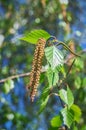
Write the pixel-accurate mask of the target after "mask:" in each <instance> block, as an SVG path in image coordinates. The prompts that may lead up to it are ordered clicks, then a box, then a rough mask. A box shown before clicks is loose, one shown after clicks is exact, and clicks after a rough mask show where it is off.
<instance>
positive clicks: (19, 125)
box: [0, 0, 86, 130]
mask: <svg viewBox="0 0 86 130" xmlns="http://www.w3.org/2000/svg"><path fill="white" fill-rule="evenodd" d="M85 9H86V2H85V1H84V0H82V1H78V0H69V1H68V0H0V79H3V78H6V77H8V76H11V75H15V74H20V73H26V72H29V71H30V70H31V64H32V58H33V53H34V47H35V46H34V45H31V44H28V43H26V42H24V41H20V40H19V39H18V38H19V37H21V36H22V35H23V34H24V33H26V32H28V31H30V30H33V29H44V30H46V31H48V32H49V33H50V34H52V35H55V36H56V37H57V39H59V40H61V41H64V42H65V43H66V44H68V46H69V47H70V48H71V49H72V50H73V51H76V52H79V53H80V55H81V58H77V59H76V61H75V64H74V66H73V68H72V70H71V73H70V75H69V76H68V78H67V81H66V82H67V83H68V84H69V86H70V88H71V89H72V91H73V94H74V97H75V103H76V104H77V105H79V106H80V108H81V110H82V117H81V120H80V123H79V124H78V126H77V127H78V130H86V68H85V67H86V54H85V53H84V52H85V49H86V11H85ZM71 39H72V42H71V44H70V43H69V42H68V41H70V40H71ZM72 56H73V55H72V54H70V53H67V57H66V60H67V62H66V64H65V73H66V72H67V70H68V68H69V66H70V64H71V60H69V59H71V57H72ZM43 78H44V75H42V77H41V80H40V82H41V83H42V82H43V80H42V79H43ZM28 79H29V78H28V77H24V78H17V79H15V80H8V81H7V82H5V83H1V84H0V130H48V129H49V126H50V119H51V118H52V117H53V116H55V115H56V114H57V113H58V112H59V110H60V109H61V104H60V103H59V99H57V98H56V97H52V98H51V99H50V100H49V102H48V105H47V107H46V109H45V110H44V111H43V113H42V114H40V115H37V112H38V110H39V105H37V104H36V102H34V103H33V104H31V103H30V101H29V97H27V95H26V89H25V86H26V84H27V83H28ZM44 85H45V83H42V84H41V85H40V86H41V87H42V86H44ZM41 87H40V89H41ZM40 93H42V91H40V90H39V93H38V96H39V95H40ZM38 99H39V98H37V100H38ZM76 130H77V129H76Z"/></svg>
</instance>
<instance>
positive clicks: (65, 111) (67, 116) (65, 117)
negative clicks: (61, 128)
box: [61, 107, 74, 128]
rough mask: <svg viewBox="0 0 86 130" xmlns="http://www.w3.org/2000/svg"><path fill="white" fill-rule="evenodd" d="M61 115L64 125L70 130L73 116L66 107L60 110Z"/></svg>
mask: <svg viewBox="0 0 86 130" xmlns="http://www.w3.org/2000/svg"><path fill="white" fill-rule="evenodd" d="M61 114H62V117H63V121H64V124H65V125H66V126H67V127H68V128H70V126H71V124H72V123H73V120H74V115H73V113H72V111H71V110H69V109H68V108H67V107H66V108H64V109H62V110H61Z"/></svg>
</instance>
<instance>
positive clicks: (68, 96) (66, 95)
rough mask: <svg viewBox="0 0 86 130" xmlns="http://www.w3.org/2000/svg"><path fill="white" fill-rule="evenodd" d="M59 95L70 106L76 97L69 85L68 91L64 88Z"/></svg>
mask: <svg viewBox="0 0 86 130" xmlns="http://www.w3.org/2000/svg"><path fill="white" fill-rule="evenodd" d="M59 95H60V98H61V99H62V100H63V101H64V102H65V103H66V104H67V105H68V107H69V108H70V107H71V105H72V104H73V102H74V97H73V94H72V92H71V90H70V89H69V87H67V91H66V90H64V89H61V90H60V91H59Z"/></svg>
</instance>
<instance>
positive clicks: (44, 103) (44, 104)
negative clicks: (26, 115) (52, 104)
mask: <svg viewBox="0 0 86 130" xmlns="http://www.w3.org/2000/svg"><path fill="white" fill-rule="evenodd" d="M48 99H49V95H48V96H47V97H46V98H45V99H44V100H42V103H41V105H40V110H39V112H38V114H40V113H41V112H42V111H43V110H44V108H45V107H46V105H47V102H48Z"/></svg>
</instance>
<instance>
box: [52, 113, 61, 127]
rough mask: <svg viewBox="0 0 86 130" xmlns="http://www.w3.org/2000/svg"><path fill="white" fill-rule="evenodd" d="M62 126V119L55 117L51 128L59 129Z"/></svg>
mask: <svg viewBox="0 0 86 130" xmlns="http://www.w3.org/2000/svg"><path fill="white" fill-rule="evenodd" d="M61 125H62V120H61V117H60V115H58V116H55V117H53V118H52V119H51V126H52V127H59V126H61Z"/></svg>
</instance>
